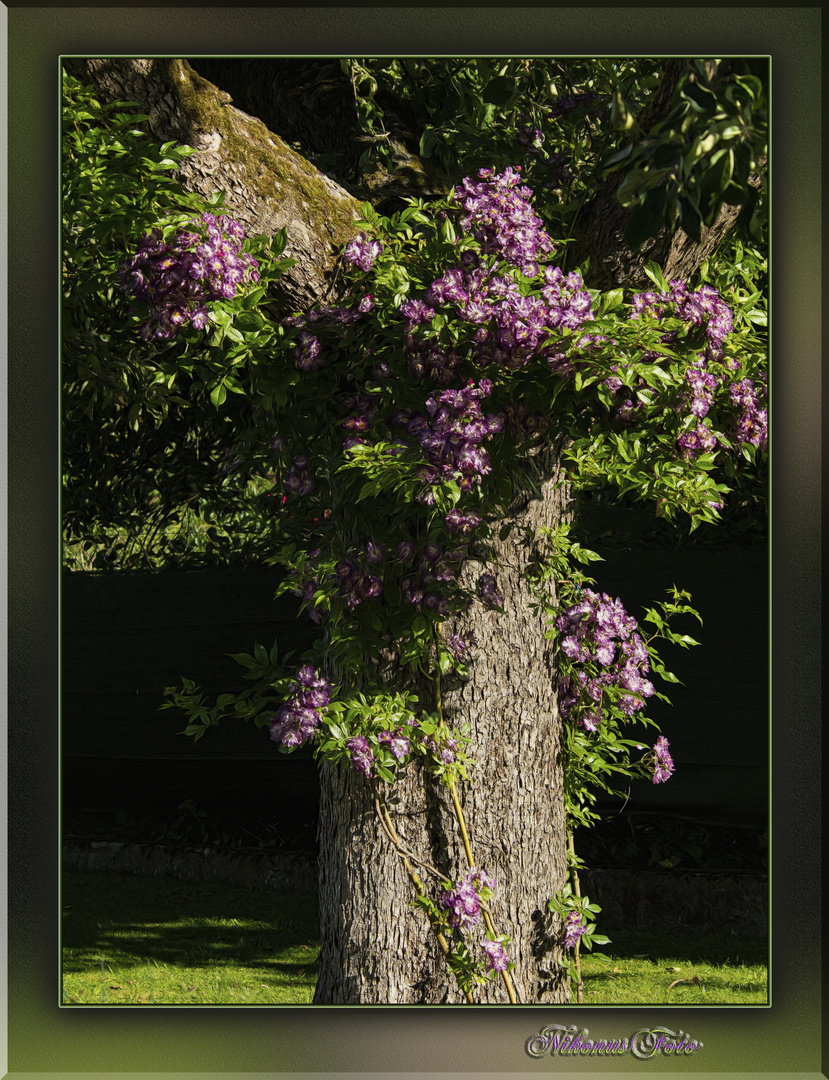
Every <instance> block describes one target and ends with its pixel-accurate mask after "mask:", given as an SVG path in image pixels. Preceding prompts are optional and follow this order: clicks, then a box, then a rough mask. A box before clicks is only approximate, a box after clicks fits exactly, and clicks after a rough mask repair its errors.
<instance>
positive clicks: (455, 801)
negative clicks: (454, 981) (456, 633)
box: [435, 623, 518, 1005]
mask: <svg viewBox="0 0 829 1080" xmlns="http://www.w3.org/2000/svg"><path fill="white" fill-rule="evenodd" d="M435 636H436V638H437V641H438V642H439V641H440V623H436V624H435ZM435 708H436V711H437V714H438V719H439V723H440V726H441V727H445V722H444V718H443V700H442V696H441V686H440V664H438V666H437V667H436V669H435ZM449 793H450V795H451V796H452V805H453V807H454V809H455V817H456V818H457V822H458V828H459V829H460V831H461V838H462V840H463V847H464V851H465V852H466V859H467V862H468V863H469V866H470V868H473V867H474V866H475V859H474V857H473V855H472V844H471V843H470V840H469V832H468V830H467V828H466V819H465V818H464V815H463V810H462V809H461V803H460V799H459V798H458V790H457V787H456V786H455V781H454V779H452V778H450V780H449ZM481 911H482V912H483V916H484V922H485V923H486V928H487V930H488V931H489V933H490V934H491V935H492V937H493V939H494V938H496V937H497V934H496V933H495V927H494V926H493V925H492V919H491V918H490V915H489V912H488V911H487V909H486V908H485V907H484V906H483V905H481ZM501 977H502V979H503V980H504V986H505V987H506V988H507V995H508V996H509V999H510V1003H511V1004H512V1005H517V1004H518V998H517V997H516V995H515V989H514V987H513V985H512V979H511V978H510V977H509V972H508V971H502V972H501Z"/></svg>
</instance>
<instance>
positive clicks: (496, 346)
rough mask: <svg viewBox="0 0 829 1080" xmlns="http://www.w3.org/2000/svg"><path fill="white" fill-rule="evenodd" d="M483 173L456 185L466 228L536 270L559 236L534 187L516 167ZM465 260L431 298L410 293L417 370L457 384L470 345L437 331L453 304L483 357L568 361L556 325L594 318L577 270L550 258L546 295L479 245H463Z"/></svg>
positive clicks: (504, 363)
mask: <svg viewBox="0 0 829 1080" xmlns="http://www.w3.org/2000/svg"><path fill="white" fill-rule="evenodd" d="M479 175H480V176H481V177H484V178H487V179H485V181H484V182H482V183H480V184H473V183H472V182H471V181H470V180H469V179H466V180H464V181H463V182H462V184H461V185H460V186H459V187H458V188H457V190H456V193H455V197H456V199H457V200H458V201H460V202H461V206H462V209H463V210H464V211H465V214H464V216H463V217H462V219H461V228H463V229H466V230H468V231H471V232H472V234H473V236H475V238H476V239H477V240H478V241H479V243H480V244H481V248H482V251H483V253H484V254H485V255H486V254H489V255H496V256H498V257H499V258H501V259H502V260H504V261H505V262H506V263H508V264H509V265H510V266H511V267H514V268H517V269H519V270H520V271H521V272H522V273H523V274H525V275H527V276H529V277H536V276H537V275H539V274H540V264H539V261H538V260H539V259H540V258H541V257H543V256H544V255H546V254H548V253H549V252H550V251H551V250H552V243H551V241H550V239H549V237H548V236H547V234H546V233H544V232H543V231H542V230H541V227H540V226H541V223H540V219H539V218H538V217H537V216H536V215H535V213H534V211H533V210H532V207H531V206H530V203H529V202H528V199H529V197H530V196H531V195H532V192H531V191H530V189H529V188H526V187H518V186H517V185H518V181H519V180H520V177H519V175H518V173H517V172H516V171H515V170H511V169H507V171H506V172H505V173H503V174H501V175H500V176H493V172H492V170H491V169H483V170H481V172H480V174H479ZM490 177H492V179H491V180H489V179H488V178H490ZM459 262H460V265H459V266H455V267H452V268H450V269H448V270H447V271H446V272H445V273H444V274H442V275H441V277H439V278H436V279H435V280H434V281H433V282H432V283H431V285H430V286H429V287H428V288H427V290H426V292H425V294H424V297H423V299H407V300H405V301H404V302H403V303H402V304H401V306H400V314H401V315H402V317H403V318H404V319H405V320H406V338H405V347H406V353H407V356H408V360H409V367H410V370H411V371H412V373H413V374H414V375H415V377H416V378H423V377H424V376H426V375H428V376H429V377H431V378H434V379H436V381H438V382H439V383H440V384H441V385H451V383H452V382H453V381H454V378H455V376H456V374H457V371H458V368H459V366H460V364H461V362H462V361H463V359H464V355H465V352H464V350H460V349H457V348H454V349H444V348H442V347H441V346H439V345H438V344H437V343H436V342H435V341H434V338H433V336H432V335H431V334H430V333H429V331H430V324H431V321H432V320H433V319H434V318H435V315H436V313H437V310H438V309H440V308H443V309H446V308H451V309H452V311H451V313H452V314H454V315H455V316H456V317H458V318H459V319H461V320H462V321H463V322H465V323H467V324H468V325H469V327H470V329H471V332H472V342H471V345H470V348H469V349H467V350H466V352H467V353H468V352H470V351H471V355H472V358H473V359H474V360H475V362H476V363H478V364H481V365H487V364H493V363H494V364H498V365H499V366H501V367H504V368H506V369H517V368H520V367H523V366H524V365H526V364H527V363H528V362H529V360H530V359H531V357H532V356H533V355H535V354H536V353H540V354H542V355H545V356H546V357H547V359H548V360H549V361H550V363H552V364H561V363H562V357H561V356H560V355H559V352H558V351H556V350H555V348H552V349H550V348H548V347H547V345H546V342H547V340H548V339H549V337H550V334H551V332H553V331H555V330H556V329H559V328H568V329H574V328H576V327H578V326H580V325H581V324H582V323H583V322H584V321H585V320H587V319H592V318H593V314H592V312H591V302H590V295H589V293H588V292H587V291H586V290H585V288H584V285H583V282H582V279H581V277H580V276H579V274H578V273H576V272H573V273H570V274H568V275H567V276H566V277H565V276H564V274H563V273H562V271H561V270H560V269H559V268H558V267H551V266H546V267H545V269H544V272H543V281H542V283H541V288H540V293H539V295H535V294H533V295H524V294H523V293H522V291H521V289H520V288H519V285H518V282H517V281H516V280H515V279H514V274H513V273H512V272H510V271H507V272H506V273H505V272H502V270H499V267H498V265H497V264H495V265H489V264H488V263H487V262H485V261H482V260H481V259H479V257H478V255H477V254H476V253H475V252H474V251H471V250H469V249H467V250H465V251H462V252H461V254H460V256H459ZM424 333H425V337H424V336H423V335H424Z"/></svg>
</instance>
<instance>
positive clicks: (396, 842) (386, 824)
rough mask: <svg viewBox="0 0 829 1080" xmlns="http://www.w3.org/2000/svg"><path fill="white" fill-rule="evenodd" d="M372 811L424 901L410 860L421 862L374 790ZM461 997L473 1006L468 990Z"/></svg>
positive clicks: (446, 944)
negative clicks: (405, 844) (406, 844)
mask: <svg viewBox="0 0 829 1080" xmlns="http://www.w3.org/2000/svg"><path fill="white" fill-rule="evenodd" d="M374 809H375V811H376V813H377V818H378V820H379V822H380V825H381V826H382V828H383V831H384V832H385V833H386V836H388V838H389V840H391V842H392V844H393V846H394V848H395V850H396V851H397V854H398V855H399V856H400V858H401V861H402V862H403V865H404V867H405V868H406V872H407V873H408V875H409V877H410V878H411V881H412V884H413V885H414V887H415V889H416V890H417V894H418V896H420V897H421V898H422V899H426V889H425V888H424V885H423V881H422V880H421V877H420V875H419V874H418V872H417V871H416V870H415V868H414V867H413V866H412V860H414V861H415V862H421V860H420V859H415V857H414V856H413V855H412V854H411V852H410V851H408V850H407V849H406V848H404V847H403V845H402V844H401V843H400V838H399V837H398V835H397V832H396V831H395V828H394V826H393V825H392V823H391V819H390V818H389V816H388V812H387V811H385V808H384V807H382V806H381V805H380V798H379V796H378V794H377V790H376V788H375V792H374ZM422 865H423V866H425V867H426V868H427V869H429V870H431V871H432V872H433V873H435V874H437V875H438V877H440V878H442V880H443V881H448V880H449V879H448V878H446V877H445V876H444V875H443V874H441V873H440V871H439V870H435V869H434V867H432V866H429V864H428V863H422ZM434 929H435V936H436V937H437V939H438V944H439V945H440V947H441V949H442V951H443V955H444V956H446V957H447V958H448V957H449V955H450V953H451V948H450V945H449V942H448V941H447V940H446V937H445V935H444V933H443V932H442V931H441V930H439V929H438V928H437V927H435V928H434ZM463 995H464V997H465V998H466V1000H467V1002H468V1003H469V1004H470V1005H474V1004H475V1000H474V998H473V997H472V995H471V994H470V992H469V991H468V990H464V991H463Z"/></svg>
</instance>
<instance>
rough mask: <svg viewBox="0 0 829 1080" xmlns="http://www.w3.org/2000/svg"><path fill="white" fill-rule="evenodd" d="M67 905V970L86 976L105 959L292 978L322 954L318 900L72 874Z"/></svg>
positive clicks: (65, 885) (65, 888)
mask: <svg viewBox="0 0 829 1080" xmlns="http://www.w3.org/2000/svg"><path fill="white" fill-rule="evenodd" d="M61 905H62V926H63V930H62V942H63V947H64V966H63V970H64V972H65V973H71V972H78V971H88V970H89V968H90V966H95V965H96V964H98V963H100V960H101V957H104V958H105V959H106V961H107V962H109V963H119V964H125V963H131V962H135V960H136V959H138V960H140V961H141V962H149V963H155V964H158V965H180V964H186V965H187V966H189V967H205V968H214V967H216V966H219V965H222V964H229V963H231V962H232V963H234V964H240V965H243V966H245V967H249V968H258V969H261V971H262V972H263V973H272V974H275V975H276V974H281V975H285V976H292V975H296V974H298V973H300V972H302V971H308V970H309V969H312V968H313V967H314V965H315V963H316V954H317V952H318V949H319V921H318V915H317V900H316V897H315V896H297V895H293V894H284V893H278V892H257V891H253V890H250V889H245V888H234V887H232V886H228V885H226V884H221V883H204V882H192V883H188V882H182V881H171V880H168V879H156V878H141V877H134V876H131V875H127V874H114V873H96V874H85V873H66V874H64V876H63V882H62V889H61ZM303 953H307V959H306V958H305V957H303V955H302V954H303ZM274 954H278V956H279V959H278V960H277V959H276V958H275V955H274ZM294 957H296V960H295V961H294Z"/></svg>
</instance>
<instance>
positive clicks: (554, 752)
mask: <svg viewBox="0 0 829 1080" xmlns="http://www.w3.org/2000/svg"><path fill="white" fill-rule="evenodd" d="M559 455H560V446H550V447H548V448H547V449H546V451H545V452H544V454H543V459H544V460H543V464H541V462H537V464H541V468H542V475H543V476H544V477H546V479H545V480H544V482H543V483H542V484H541V487H540V497H538V498H534V499H532V500H526V499H525V500H523V501H522V502H521V503H520V504H519V503H517V504H516V506H515V508H514V518H513V520H514V521H515V523H516V525H517V526H519V527H525V526H526V527H529V528H532V529H534V530H537V529H539V528H540V527H542V526H545V525H551V524H553V523H554V522H557V521H563V520H565V519H566V518H567V517H568V516H569V512H570V507H569V496H568V489H567V486H566V483H564V482H563V474H562V472H561V469H560V464H559ZM519 533H520V528H516V529H515V530H514V532H513V533H512V534H511V535H510V536H509V537H508V538H507V539H506V540H505V541H496V543H495V547H496V551H497V554H498V556H499V559H500V560H502V561H503V568H502V569H500V570H499V571H498V586H499V591H500V592H501V593H502V595H503V597H504V611H503V613H495V612H491V611H487V610H484V609H483V608H482V607H481V606H476V607H475V608H474V609H473V610H472V612H471V613H469V614H467V615H465V616H463V617H458V618H455V619H452V620H449V621H447V622H446V623H445V624H444V631H445V633H446V634H449V633H453V632H455V633H460V635H461V636H462V637H463V636H467V635H469V634H470V633H471V634H473V635H474V639H475V641H476V642H477V647H476V649H475V650H474V652H475V655H476V660H475V662H474V663H473V666H472V671H471V678H470V680H469V681H468V682H466V683H465V684H461V683H460V682H458V683H456V684H455V685H452V684H445V685H443V686H442V688H441V696H442V703H443V710H444V715H445V718H446V721H447V723H448V725H449V726H450V727H451V728H456V727H459V726H460V724H461V723H468V724H469V725H470V726H471V732H470V733H471V737H472V741H471V743H470V751H471V753H472V756H473V758H474V760H475V762H476V767H475V768H474V769H473V772H472V783H471V785H468V786H464V787H463V788H459V790H458V794H459V799H460V802H461V806H462V810H463V816H464V819H465V821H466V825H467V827H468V829H469V834H470V839H471V845H472V852H473V858H474V860H475V864H476V865H477V866H478V867H479V868H480V867H483V868H484V869H486V870H487V872H488V873H490V874H493V875H494V876H495V878H496V880H497V888H496V890H495V896H494V898H493V902H492V904H491V908H490V910H491V915H492V919H493V922H494V926H495V930H496V933H498V934H502V933H504V934H507V935H508V936H509V938H510V941H511V944H510V946H509V948H508V952H509V955H510V959H511V960H513V961H514V962H515V963H516V968H515V971H514V972H513V973H512V981H513V984H514V988H515V993H516V996H517V998H518V1000H519V1001H520V1002H525V1003H526V1002H547V1003H549V1002H561V1001H566V1000H568V987H567V983H566V980H565V979H564V978H563V976H562V970H561V963H560V961H561V952H560V947H559V945H558V942H557V933H558V930H559V927H558V926H557V925H556V924H555V923H554V921H553V919H552V918H551V916H550V915H549V914H548V913H547V912H546V911H545V904H546V901H547V900H548V899H549V898H550V896H551V895H552V894H553V893H554V892H556V891H557V890H558V889H560V888H561V886H562V885H563V884H564V883H565V881H566V877H567V856H566V829H565V821H564V808H563V796H562V771H561V760H560V750H559V742H560V730H561V728H560V718H559V712H558V704H557V699H556V692H555V678H556V667H555V660H554V656H553V650H552V648H551V645H550V642H549V641H547V640H546V639H545V636H544V625H543V619H542V617H541V616H540V615H539V616H535V617H534V616H532V615H531V613H530V600H531V597H530V594H529V588H528V585H527V582H526V579H525V576H524V575H525V573H526V571H527V569H528V568H529V566H530V563H531V561H532V558H533V552H532V550H531V548H530V547H529V545H526V544H524V543H522V542H520V541H518V540H517V537H518V535H519ZM483 569H484V567H483V565H481V564H478V565H476V564H475V562H474V560H470V561H469V562H468V563H467V565H466V566H465V568H464V571H463V575H462V581H463V583H464V584H465V585H467V586H468V587H470V588H474V582H475V580H476V579H477V576H478V575H479V574H480V573H481V572H482V570H483ZM403 685H410V684H408V683H406V681H405V676H402V677H401V683H400V684H399V685H398V689H399V688H401V687H402V686H403ZM414 688H415V689H417V690H418V691H420V693H421V700H422V702H423V704H424V706H425V707H426V708H427V709H433V708H434V706H435V700H434V690H433V688H432V687H431V686H427V687H421V686H416V687H414ZM392 810H393V824H394V828H395V830H396V832H397V834H398V836H399V838H400V840H401V841H402V843H403V845H404V846H405V848H406V849H407V850H408V851H409V852H411V853H412V855H413V856H415V858H416V859H417V860H420V861H421V862H422V863H426V864H427V865H430V866H432V867H434V868H435V869H437V870H438V871H439V872H440V873H442V874H444V875H445V876H446V877H449V878H453V879H456V878H458V877H460V876H461V874H463V873H464V872H465V871H466V869H467V867H468V862H467V858H466V854H465V850H464V847H463V844H462V840H461V836H460V833H459V830H458V825H457V822H456V819H455V817H454V812H453V808H452V803H451V799H450V797H449V795H448V793H447V791H446V788H445V787H442V786H440V785H439V784H438V783H437V781H435V780H433V779H432V778H430V777H428V776H426V775H424V773H423V771H422V770H420V769H417V768H416V769H411V770H410V772H409V774H408V775H407V776H406V778H405V780H404V781H403V782H402V783H401V784H399V785H396V786H395V789H394V792H393V806H392ZM319 844H320V863H319V865H320V912H321V923H322V925H321V929H322V952H321V955H320V962H319V980H318V983H317V992H316V998H315V1000H316V1001H317V1002H320V1003H338V1004H340V1003H358V1002H360V1003H363V1004H382V1003H393V1004H422V1003H430V1004H435V1003H462V1002H463V1001H464V1000H465V999H464V998H463V995H462V994H460V992H459V991H458V988H457V986H456V985H455V984H454V981H453V980H452V979H451V977H449V976H448V974H447V969H446V964H445V960H444V958H443V955H442V953H441V951H440V949H439V946H438V942H437V940H436V938H435V936H434V934H433V933H431V932H430V930H429V926H428V923H427V920H426V917H425V915H424V914H423V912H422V911H420V910H418V909H413V908H411V907H410V903H411V901H412V900H413V899H414V897H415V895H416V893H415V889H414V887H413V885H412V882H411V880H410V878H409V876H408V873H407V871H406V869H405V868H404V866H403V863H402V861H401V858H400V856H399V854H398V852H397V851H396V850H395V849H394V847H393V846H392V844H391V842H390V840H389V838H388V837H387V836H386V835H385V833H384V831H383V829H382V827H381V825H380V823H379V821H378V817H377V813H376V812H375V807H374V805H373V801H372V794H371V791H370V790H369V788H368V787H367V785H366V784H365V782H364V781H362V780H361V778H359V777H357V776H356V774H355V773H354V770H353V769H352V768H350V767H348V768H336V769H335V768H331V767H329V766H327V765H326V766H324V767H323V770H322V775H321V801H320V825H319ZM415 868H416V870H417V872H418V874H419V876H420V877H421V879H422V880H423V881H424V883H425V884H427V886H428V888H429V891H430V893H431V895H433V896H436V895H439V894H440V892H441V889H440V887H439V885H438V888H437V891H436V890H435V885H436V884H437V883H436V881H435V879H434V878H431V879H430V874H429V873H428V871H426V870H424V869H423V868H422V866H421V865H420V863H415ZM390 957H393V958H394V959H393V961H392V962H390V960H389V958H390ZM476 997H477V999H478V1000H481V1001H485V1002H505V1001H507V1000H508V999H507V994H506V991H505V987H504V985H503V983H502V982H501V981H500V979H499V980H498V981H496V982H494V983H493V984H491V985H490V986H487V987H486V988H484V989H482V991H481V992H480V993H479V994H478V995H476Z"/></svg>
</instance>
